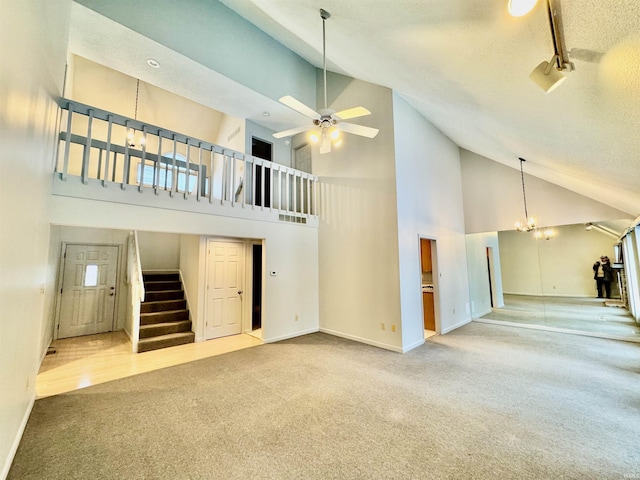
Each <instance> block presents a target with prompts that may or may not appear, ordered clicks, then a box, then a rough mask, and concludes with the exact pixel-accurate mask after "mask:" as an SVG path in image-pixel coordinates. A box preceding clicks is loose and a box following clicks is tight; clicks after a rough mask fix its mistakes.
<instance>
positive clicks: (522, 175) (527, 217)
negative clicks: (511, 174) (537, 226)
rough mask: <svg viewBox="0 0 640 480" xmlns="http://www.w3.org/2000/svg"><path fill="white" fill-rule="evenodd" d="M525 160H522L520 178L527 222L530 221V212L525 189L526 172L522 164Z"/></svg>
mask: <svg viewBox="0 0 640 480" xmlns="http://www.w3.org/2000/svg"><path fill="white" fill-rule="evenodd" d="M524 161H525V160H524V158H521V159H520V178H521V180H522V199H523V201H524V218H525V221H528V219H529V212H528V211H527V194H526V192H525V189H524V170H523V169H522V163H523V162H524Z"/></svg>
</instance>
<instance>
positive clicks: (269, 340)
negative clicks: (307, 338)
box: [262, 328, 319, 343]
mask: <svg viewBox="0 0 640 480" xmlns="http://www.w3.org/2000/svg"><path fill="white" fill-rule="evenodd" d="M318 331H319V330H318V329H317V328H311V329H309V330H302V331H300V332H295V333H288V334H286V335H281V336H279V337H273V338H263V339H262V341H263V342H264V343H274V342H280V341H282V340H288V339H290V338H296V337H301V336H303V335H309V334H310V333H317V332H318ZM262 333H264V330H262Z"/></svg>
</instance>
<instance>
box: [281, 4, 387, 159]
mask: <svg viewBox="0 0 640 480" xmlns="http://www.w3.org/2000/svg"><path fill="white" fill-rule="evenodd" d="M320 17H322V59H323V62H322V69H323V73H324V77H323V80H324V108H323V109H322V110H320V111H319V112H316V111H315V110H313V109H312V108H310V107H308V106H306V105H305V104H304V103H302V102H301V101H299V100H296V99H295V98H293V97H292V96H290V95H285V96H284V97H282V98H280V99H279V100H280V102H281V103H282V104H284V105H286V106H287V107H289V108H291V109H293V110H295V111H296V112H298V113H301V114H302V115H304V116H305V117H308V118H310V119H311V120H313V122H312V124H311V125H304V126H300V127H296V128H292V129H290V130H285V131H283V132H278V133H274V134H273V136H274V137H275V138H283V137H290V136H291V135H295V134H297V133H302V132H306V131H309V130H311V134H310V135H309V139H310V140H311V142H313V143H317V142H320V153H329V152H330V151H331V144H332V143H333V145H334V146H336V147H338V146H340V145H341V144H342V138H341V133H342V132H345V133H352V134H355V135H360V136H363V137H367V138H373V137H375V136H376V135H377V134H378V129H377V128H371V127H365V126H363V125H356V124H355V123H347V122H345V121H344V120H349V119H351V118H358V117H363V116H365V115H370V114H371V112H370V111H369V110H367V109H366V108H364V107H354V108H348V109H346V110H341V111H339V112H336V111H335V110H330V109H328V108H327V54H326V36H325V22H326V20H327V19H328V18H329V17H331V14H330V13H329V12H327V11H326V10H324V9H322V8H321V9H320Z"/></svg>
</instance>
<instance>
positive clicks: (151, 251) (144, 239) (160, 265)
mask: <svg viewBox="0 0 640 480" xmlns="http://www.w3.org/2000/svg"><path fill="white" fill-rule="evenodd" d="M138 248H139V249H140V264H141V265H142V270H143V271H145V270H177V269H178V268H180V235H178V234H176V233H164V232H146V231H140V230H138Z"/></svg>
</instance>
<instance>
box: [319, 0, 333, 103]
mask: <svg viewBox="0 0 640 480" xmlns="http://www.w3.org/2000/svg"><path fill="white" fill-rule="evenodd" d="M320 17H322V71H323V75H324V77H323V83H324V109H325V110H326V109H327V40H326V33H325V22H326V21H327V19H329V18H331V14H330V13H329V12H327V11H326V10H325V9H323V8H321V9H320Z"/></svg>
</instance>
